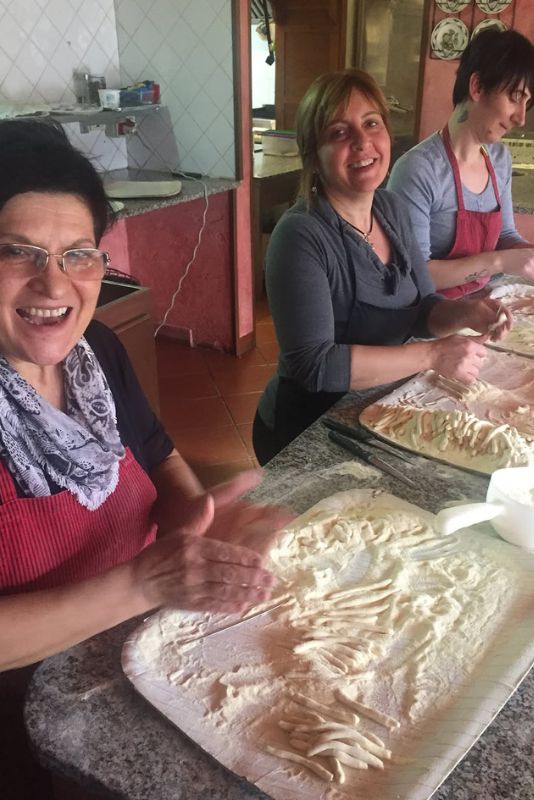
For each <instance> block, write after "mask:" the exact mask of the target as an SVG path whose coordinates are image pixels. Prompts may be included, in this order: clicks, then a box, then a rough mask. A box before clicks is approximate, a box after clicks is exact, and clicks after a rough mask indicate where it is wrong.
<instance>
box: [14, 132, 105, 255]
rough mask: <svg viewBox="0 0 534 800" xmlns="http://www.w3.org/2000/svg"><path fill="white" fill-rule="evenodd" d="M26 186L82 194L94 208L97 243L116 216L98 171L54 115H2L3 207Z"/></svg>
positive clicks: (93, 215)
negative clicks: (31, 117)
mask: <svg viewBox="0 0 534 800" xmlns="http://www.w3.org/2000/svg"><path fill="white" fill-rule="evenodd" d="M25 192H48V193H51V194H72V195H75V196H76V197H78V198H79V199H80V200H82V201H83V202H84V203H85V204H86V205H87V207H88V209H89V211H90V212H91V216H92V218H93V228H94V233H95V241H96V243H97V245H98V244H99V242H100V239H101V238H102V235H103V233H104V231H105V230H106V228H107V227H108V226H109V225H110V224H111V223H112V222H113V221H114V213H113V210H112V208H111V206H110V204H109V201H108V199H107V197H106V193H105V191H104V186H103V183H102V180H101V178H100V176H99V174H98V172H97V171H96V169H95V168H94V166H93V165H92V164H91V162H90V161H89V159H88V158H87V157H86V156H84V155H83V154H82V153H80V152H79V151H78V150H76V148H75V147H73V145H72V144H71V143H70V142H69V139H68V137H67V135H66V133H65V131H64V130H63V128H62V127H61V125H60V124H59V123H57V122H54V121H53V120H46V121H45V120H17V119H15V120H2V121H0V209H2V208H3V207H4V205H5V204H6V203H7V202H8V201H9V200H11V198H12V197H15V195H18V194H24V193H25Z"/></svg>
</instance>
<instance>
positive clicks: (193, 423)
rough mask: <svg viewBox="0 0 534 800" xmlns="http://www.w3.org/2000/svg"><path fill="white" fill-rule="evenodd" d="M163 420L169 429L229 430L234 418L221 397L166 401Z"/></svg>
mask: <svg viewBox="0 0 534 800" xmlns="http://www.w3.org/2000/svg"><path fill="white" fill-rule="evenodd" d="M161 418H162V420H163V422H164V424H165V427H166V428H167V429H169V428H171V427H172V428H173V430H176V431H180V430H188V429H190V428H209V429H210V430H213V429H216V428H227V427H228V426H231V425H232V417H231V416H230V412H229V411H228V409H227V407H226V405H225V403H224V401H223V399H222V398H221V397H196V398H191V399H188V398H183V397H179V396H177V397H176V398H174V399H172V398H171V399H169V398H168V397H167V398H166V399H165V409H164V412H162V414H161Z"/></svg>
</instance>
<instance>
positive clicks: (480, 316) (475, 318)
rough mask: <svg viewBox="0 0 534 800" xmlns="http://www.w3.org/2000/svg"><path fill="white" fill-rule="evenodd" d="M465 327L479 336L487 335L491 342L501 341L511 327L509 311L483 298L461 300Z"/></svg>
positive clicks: (497, 303) (496, 302)
mask: <svg viewBox="0 0 534 800" xmlns="http://www.w3.org/2000/svg"><path fill="white" fill-rule="evenodd" d="M455 302H458V301H455ZM461 302H462V305H463V307H464V309H465V313H464V317H463V318H464V320H465V322H466V323H467V327H469V328H472V329H473V330H475V331H477V332H478V333H480V334H487V335H488V337H489V339H491V341H492V342H497V341H499V339H502V338H503V337H504V336H505V335H506V334H507V333H508V331H509V330H510V328H511V327H512V323H513V319H512V315H511V313H510V311H509V310H508V309H507V308H506V306H503V305H502V304H501V303H500V302H499V301H498V300H492V299H491V298H489V297H485V298H483V299H481V300H469V299H465V300H462V301H461Z"/></svg>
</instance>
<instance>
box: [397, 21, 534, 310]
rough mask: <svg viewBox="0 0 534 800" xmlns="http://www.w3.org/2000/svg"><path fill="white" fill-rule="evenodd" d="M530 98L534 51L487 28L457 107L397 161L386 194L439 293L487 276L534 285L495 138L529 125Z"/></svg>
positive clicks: (507, 170)
mask: <svg viewBox="0 0 534 800" xmlns="http://www.w3.org/2000/svg"><path fill="white" fill-rule="evenodd" d="M533 93H534V46H533V45H532V43H531V42H530V41H529V40H528V39H527V38H526V37H525V36H522V35H521V34H520V33H519V32H518V31H514V30H508V31H500V30H497V29H496V28H488V29H487V30H484V31H481V33H479V34H478V35H476V36H475V37H474V38H473V39H472V40H471V42H470V43H469V45H468V46H467V48H466V49H465V50H464V52H463V53H462V57H461V59H460V65H459V67H458V73H457V75H456V80H455V83H454V88H453V95H452V100H453V104H454V110H453V112H452V114H451V116H450V117H449V120H448V122H447V123H446V124H445V126H444V127H443V129H442V130H440V131H438V132H436V133H433V134H432V135H431V136H429V137H428V138H427V139H424V140H423V141H422V142H420V143H419V144H417V145H416V146H415V147H414V148H412V149H411V150H409V151H408V152H407V153H405V154H404V155H403V156H401V158H399V160H398V161H397V162H396V163H395V165H394V167H393V169H392V171H391V176H390V179H389V182H388V189H391V190H392V191H394V192H396V193H397V194H398V195H400V196H401V197H402V198H403V200H404V201H405V202H406V204H407V208H408V211H409V214H410V220H411V224H412V227H413V232H414V235H415V237H416V240H417V243H418V244H419V247H420V249H421V252H422V253H423V256H424V257H425V260H426V261H427V263H428V267H429V270H430V272H431V274H432V278H433V280H434V283H435V284H436V288H437V290H438V291H439V292H440V293H441V294H443V295H445V296H446V297H448V298H451V299H455V298H459V297H463V296H464V295H468V294H471V293H472V292H475V291H477V290H479V289H481V288H483V287H484V286H485V285H486V284H487V283H488V281H489V280H490V279H491V277H492V276H493V275H496V274H498V273H502V272H505V273H509V274H513V275H520V276H523V277H526V278H530V279H532V278H534V244H529V243H528V242H526V241H525V240H524V239H523V238H522V237H521V236H520V235H519V233H518V232H517V230H516V227H515V223H514V212H513V207H512V191H511V189H512V159H511V156H510V152H509V150H508V148H507V147H506V145H505V144H503V142H502V141H501V140H502V138H503V136H506V135H507V134H508V133H509V132H510V131H511V130H512V129H513V128H519V127H521V126H523V125H524V124H525V114H526V111H527V109H528V108H529V107H530V106H531V104H532V95H533Z"/></svg>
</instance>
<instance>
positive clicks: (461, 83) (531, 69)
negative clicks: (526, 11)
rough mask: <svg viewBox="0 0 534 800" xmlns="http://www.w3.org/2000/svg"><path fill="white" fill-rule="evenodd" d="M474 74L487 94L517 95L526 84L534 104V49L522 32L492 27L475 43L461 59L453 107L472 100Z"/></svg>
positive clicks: (465, 51) (455, 84)
mask: <svg viewBox="0 0 534 800" xmlns="http://www.w3.org/2000/svg"><path fill="white" fill-rule="evenodd" d="M474 73H477V75H478V77H479V80H480V86H481V88H482V89H483V90H484V92H486V93H487V92H491V91H493V90H495V89H499V90H502V91H509V92H513V91H515V90H516V89H518V88H519V86H520V85H521V84H522V83H523V82H524V83H525V84H526V86H527V87H528V89H529V90H530V94H531V95H532V96H533V100H534V46H533V45H532V44H531V43H530V42H529V40H528V39H527V38H526V37H525V36H523V35H522V34H520V33H519V32H518V31H512V30H508V31H501V30H499V29H498V28H496V27H490V28H487V29H486V30H483V31H481V32H480V33H479V34H477V35H476V36H474V37H473V38H472V39H471V41H470V42H469V44H468V45H467V47H466V49H465V50H464V52H463V53H462V57H461V59H460V66H459V67H458V72H457V74H456V81H455V83H454V89H453V92H452V102H453V105H455V106H457V105H458V104H459V103H462V102H464V100H467V99H468V98H469V79H470V77H471V75H473V74H474ZM530 105H531V102H529V107H530Z"/></svg>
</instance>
